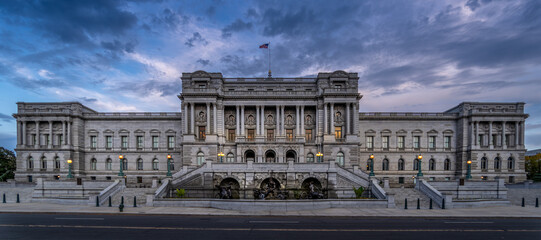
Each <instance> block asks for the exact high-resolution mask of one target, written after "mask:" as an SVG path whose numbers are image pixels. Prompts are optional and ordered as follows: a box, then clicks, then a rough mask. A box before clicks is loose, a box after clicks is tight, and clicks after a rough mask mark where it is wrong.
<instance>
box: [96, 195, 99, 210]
mask: <svg viewBox="0 0 541 240" xmlns="http://www.w3.org/2000/svg"><path fill="white" fill-rule="evenodd" d="M99 206H100V196H96V207H99Z"/></svg>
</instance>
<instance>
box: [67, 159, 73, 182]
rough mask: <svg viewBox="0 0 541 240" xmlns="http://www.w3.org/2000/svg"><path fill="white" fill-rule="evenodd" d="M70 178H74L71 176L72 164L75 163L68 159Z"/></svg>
mask: <svg viewBox="0 0 541 240" xmlns="http://www.w3.org/2000/svg"><path fill="white" fill-rule="evenodd" d="M67 162H68V178H73V175H71V163H72V162H73V161H71V159H68V161H67Z"/></svg>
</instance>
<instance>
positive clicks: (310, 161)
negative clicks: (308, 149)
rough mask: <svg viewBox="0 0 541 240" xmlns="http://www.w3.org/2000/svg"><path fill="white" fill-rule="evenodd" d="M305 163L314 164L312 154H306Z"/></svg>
mask: <svg viewBox="0 0 541 240" xmlns="http://www.w3.org/2000/svg"><path fill="white" fill-rule="evenodd" d="M306 162H307V163H313V162H314V154H313V153H308V154H307V155H306Z"/></svg>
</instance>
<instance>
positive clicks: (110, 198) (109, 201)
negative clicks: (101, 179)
mask: <svg viewBox="0 0 541 240" xmlns="http://www.w3.org/2000/svg"><path fill="white" fill-rule="evenodd" d="M112 206H113V205H111V196H109V207H112Z"/></svg>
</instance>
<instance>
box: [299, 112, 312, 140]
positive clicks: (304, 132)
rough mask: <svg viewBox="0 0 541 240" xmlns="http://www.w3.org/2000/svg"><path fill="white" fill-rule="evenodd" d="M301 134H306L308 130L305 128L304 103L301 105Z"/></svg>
mask: <svg viewBox="0 0 541 240" xmlns="http://www.w3.org/2000/svg"><path fill="white" fill-rule="evenodd" d="M313 134H314V133H312V135H313ZM301 135H303V136H304V135H306V130H305V129H304V105H302V106H301Z"/></svg>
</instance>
